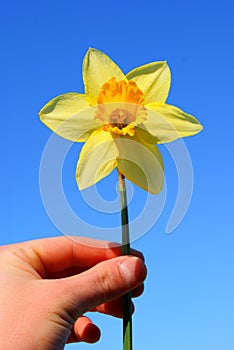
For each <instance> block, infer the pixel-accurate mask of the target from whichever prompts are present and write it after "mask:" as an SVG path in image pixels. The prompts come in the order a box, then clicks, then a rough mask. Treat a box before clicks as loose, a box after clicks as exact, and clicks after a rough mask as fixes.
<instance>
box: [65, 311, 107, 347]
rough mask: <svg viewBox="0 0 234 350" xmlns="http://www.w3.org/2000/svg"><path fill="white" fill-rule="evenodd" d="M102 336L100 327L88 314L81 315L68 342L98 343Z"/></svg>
mask: <svg viewBox="0 0 234 350" xmlns="http://www.w3.org/2000/svg"><path fill="white" fill-rule="evenodd" d="M100 336H101V332H100V329H99V328H98V327H97V326H96V325H95V324H94V323H93V322H92V321H91V320H90V319H89V318H88V317H86V316H81V317H79V318H78V320H77V321H76V322H75V323H74V326H73V330H72V332H71V335H70V336H69V338H68V340H67V343H77V342H86V343H90V344H92V343H96V342H97V341H98V340H99V339H100Z"/></svg>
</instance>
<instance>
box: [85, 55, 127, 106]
mask: <svg viewBox="0 0 234 350" xmlns="http://www.w3.org/2000/svg"><path fill="white" fill-rule="evenodd" d="M82 71H83V80H84V86H85V92H86V94H87V95H88V98H89V103H90V104H91V105H96V104H97V96H98V93H99V91H100V89H101V87H102V86H103V84H104V83H106V82H107V81H108V80H109V79H110V78H112V77H116V79H117V80H123V79H125V75H124V74H123V72H122V71H121V69H120V68H119V67H118V66H117V65H116V64H115V63H114V62H113V61H112V60H111V59H110V58H109V57H108V56H107V55H105V54H104V53H103V52H101V51H98V50H96V49H89V50H88V52H87V53H86V55H85V58H84V61H83V67H82Z"/></svg>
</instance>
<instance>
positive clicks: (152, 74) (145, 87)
mask: <svg viewBox="0 0 234 350" xmlns="http://www.w3.org/2000/svg"><path fill="white" fill-rule="evenodd" d="M127 79H128V80H133V81H135V82H136V84H137V86H138V87H139V88H140V89H141V90H142V91H143V93H144V98H145V103H146V104H147V103H150V102H165V101H166V99H167V96H168V93H169V89H170V84H171V73H170V69H169V67H168V65H167V63H166V62H152V63H149V64H145V65H144V66H140V67H137V68H135V69H133V70H132V71H131V72H129V73H128V74H127Z"/></svg>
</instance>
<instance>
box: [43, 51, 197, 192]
mask: <svg viewBox="0 0 234 350" xmlns="http://www.w3.org/2000/svg"><path fill="white" fill-rule="evenodd" d="M83 80H84V88H85V93H84V94H79V93H74V92H72V93H67V94H63V95H60V96H58V97H56V98H54V99H52V100H51V101H50V102H48V103H47V104H46V105H45V106H44V107H43V108H42V110H41V111H40V113H39V115H40V118H41V121H42V122H43V123H44V124H45V125H47V126H48V127H49V128H50V129H51V130H52V131H54V132H55V133H57V134H58V135H60V136H62V137H64V138H66V139H69V140H72V141H75V142H85V144H84V146H83V148H82V150H81V152H80V157H79V160H78V163H77V170H76V179H77V183H78V186H79V188H80V189H84V188H87V187H89V186H91V185H93V184H95V183H96V182H98V181H99V180H101V179H102V178H104V177H105V176H107V175H108V174H110V173H111V172H112V170H113V169H114V168H118V170H119V171H120V172H121V173H122V174H123V175H124V176H125V177H126V178H128V179H129V180H130V181H132V182H134V183H135V184H137V185H138V186H140V187H141V188H143V189H145V190H147V191H149V192H151V193H158V192H160V190H161V188H162V185H163V161H162V156H161V153H160V151H159V149H158V147H157V146H156V144H160V143H165V142H171V141H173V140H176V139H178V138H181V137H185V136H191V135H194V134H196V133H198V132H199V131H201V130H202V126H201V124H200V123H199V122H198V121H197V120H196V119H195V118H194V117H193V116H191V115H189V114H187V113H185V112H183V111H182V110H181V109H179V108H177V107H175V106H171V105H169V104H166V103H165V102H166V99H167V96H168V93H169V89H170V81H171V79H170V70H169V67H168V65H167V63H166V62H152V63H149V64H146V65H143V66H140V67H138V68H135V69H133V70H132V71H130V72H129V73H128V74H127V75H124V73H123V72H122V71H121V69H120V68H119V67H118V66H117V65H116V64H115V63H114V62H113V61H112V60H111V59H110V58H109V57H108V56H107V55H105V54H104V53H102V52H101V51H98V50H96V49H89V50H88V52H87V54H86V55H85V58H84V61H83Z"/></svg>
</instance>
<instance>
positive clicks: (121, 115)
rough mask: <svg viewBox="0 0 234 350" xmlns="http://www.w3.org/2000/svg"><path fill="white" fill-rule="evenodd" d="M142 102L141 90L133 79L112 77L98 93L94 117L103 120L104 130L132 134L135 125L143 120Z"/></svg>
mask: <svg viewBox="0 0 234 350" xmlns="http://www.w3.org/2000/svg"><path fill="white" fill-rule="evenodd" d="M144 102H145V100H144V95H143V92H142V91H141V90H140V89H139V88H138V86H137V84H136V83H135V82H134V81H132V80H130V81H128V82H126V81H125V80H120V81H117V80H116V78H115V77H113V78H111V79H110V80H108V81H107V82H106V83H105V84H104V85H103V86H102V88H101V90H100V92H99V94H98V97H97V103H98V108H97V114H96V116H95V119H99V120H101V121H102V122H103V130H105V131H111V132H113V133H115V134H117V135H130V136H133V135H134V134H135V130H134V127H135V125H137V124H139V123H141V122H142V121H143V120H145V117H144V112H143V111H145V108H144ZM142 112H143V113H142Z"/></svg>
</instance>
